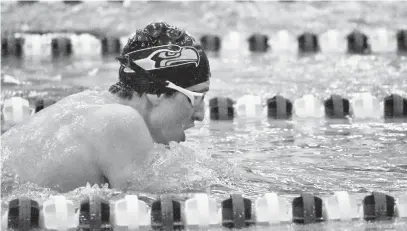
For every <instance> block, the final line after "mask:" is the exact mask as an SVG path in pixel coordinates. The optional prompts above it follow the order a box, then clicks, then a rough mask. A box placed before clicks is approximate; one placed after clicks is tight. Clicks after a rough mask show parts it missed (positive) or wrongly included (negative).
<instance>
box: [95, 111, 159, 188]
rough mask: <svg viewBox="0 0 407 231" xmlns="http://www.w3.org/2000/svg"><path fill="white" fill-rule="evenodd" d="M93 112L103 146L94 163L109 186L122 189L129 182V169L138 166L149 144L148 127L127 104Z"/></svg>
mask: <svg viewBox="0 0 407 231" xmlns="http://www.w3.org/2000/svg"><path fill="white" fill-rule="evenodd" d="M95 115H96V116H97V119H98V121H101V122H102V123H103V124H101V125H100V126H103V130H102V131H100V132H102V134H103V135H102V136H103V137H104V138H103V139H102V140H103V141H104V142H105V144H104V145H103V146H105V147H106V149H105V150H104V151H101V152H100V155H98V157H99V158H98V160H97V163H98V165H99V166H100V169H101V171H102V174H104V176H105V177H107V179H108V181H109V183H110V187H111V188H117V189H122V190H126V189H127V188H129V187H130V186H131V183H130V182H131V179H132V177H133V172H134V171H135V170H136V169H137V168H140V166H142V164H143V162H144V161H145V159H146V158H147V155H148V154H149V152H150V151H151V150H152V148H153V139H152V138H151V135H150V132H149V129H148V128H147V126H146V124H145V122H144V119H143V118H142V117H141V115H140V114H139V113H138V112H136V111H135V110H134V109H132V108H130V107H125V106H120V105H118V106H116V105H114V106H109V107H104V108H102V109H100V110H98V111H97V112H96V114H95ZM102 140H101V142H103V141H102Z"/></svg>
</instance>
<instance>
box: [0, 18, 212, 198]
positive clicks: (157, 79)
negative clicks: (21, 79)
mask: <svg viewBox="0 0 407 231" xmlns="http://www.w3.org/2000/svg"><path fill="white" fill-rule="evenodd" d="M118 60H119V62H120V68H119V82H118V83H116V84H114V85H112V86H111V87H110V89H109V91H102V92H101V91H94V90H92V91H91V90H87V91H84V92H81V93H78V94H74V95H71V96H68V97H66V98H64V99H62V100H60V101H59V102H57V103H56V104H54V105H52V106H49V107H47V108H45V109H44V110H42V111H40V112H38V113H37V114H35V115H33V117H32V118H31V119H30V120H28V121H27V122H24V123H22V124H19V125H16V126H15V127H13V128H11V129H10V130H9V131H8V132H6V133H5V134H3V136H2V147H1V149H2V157H1V158H2V166H3V169H7V170H11V171H13V174H17V175H18V177H19V179H20V181H23V182H32V183H35V184H37V185H40V186H44V187H48V188H51V189H54V190H58V191H60V192H67V191H71V190H73V189H75V188H78V187H81V186H84V185H86V183H87V182H89V183H90V184H92V185H93V184H99V185H101V184H104V183H109V186H110V187H112V188H118V189H123V190H125V189H126V188H128V187H129V186H130V183H129V181H130V180H131V178H132V173H133V171H135V170H136V169H137V168H139V167H140V166H142V165H143V161H144V160H145V159H146V158H147V156H148V155H149V152H150V151H151V150H152V148H153V143H154V142H156V143H161V144H168V143H169V142H170V141H176V142H181V141H184V140H185V133H184V131H185V130H187V129H188V128H191V127H193V126H194V121H202V120H203V119H204V101H203V98H204V95H205V93H206V92H207V91H208V90H209V79H210V76H211V73H210V67H209V61H208V58H207V56H206V54H205V52H204V51H203V50H202V49H201V47H200V46H199V45H197V44H196V42H195V39H194V38H193V37H192V36H191V35H189V34H188V33H187V32H185V31H184V30H182V29H179V28H177V27H174V26H171V25H168V24H167V23H164V22H156V23H151V24H149V25H147V26H146V27H145V28H144V29H143V30H137V32H136V33H135V34H134V36H132V37H131V38H130V39H129V40H128V42H127V44H126V46H125V47H124V48H123V51H122V54H121V56H120V57H118Z"/></svg>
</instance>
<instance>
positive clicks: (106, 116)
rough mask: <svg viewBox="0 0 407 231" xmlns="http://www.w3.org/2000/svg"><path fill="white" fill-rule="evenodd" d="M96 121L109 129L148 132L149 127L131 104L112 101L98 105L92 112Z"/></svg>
mask: <svg viewBox="0 0 407 231" xmlns="http://www.w3.org/2000/svg"><path fill="white" fill-rule="evenodd" d="M92 117H93V119H94V120H95V121H99V122H98V123H101V124H100V125H99V126H104V127H106V128H109V130H120V131H121V132H123V131H129V132H130V131H132V132H135V133H136V132H137V131H140V132H148V133H149V130H148V127H147V125H146V123H145V121H144V119H143V117H142V116H141V115H140V113H139V112H138V111H137V110H136V109H134V108H132V107H129V106H126V105H122V104H118V103H111V104H104V105H98V106H97V108H95V110H93V112H92Z"/></svg>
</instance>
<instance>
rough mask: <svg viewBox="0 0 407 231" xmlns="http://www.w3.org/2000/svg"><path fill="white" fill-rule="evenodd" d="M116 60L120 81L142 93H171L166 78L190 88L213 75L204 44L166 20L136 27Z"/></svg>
mask: <svg viewBox="0 0 407 231" xmlns="http://www.w3.org/2000/svg"><path fill="white" fill-rule="evenodd" d="M117 59H118V60H119V61H120V63H121V67H120V69H119V79H120V82H121V83H122V84H124V85H127V86H128V87H130V88H132V89H133V90H135V91H137V92H139V93H143V92H145V93H150V94H161V93H166V92H170V91H171V90H170V89H168V88H166V87H165V86H166V83H165V81H167V80H168V81H171V82H172V83H174V84H176V85H178V86H180V87H183V88H187V87H190V86H193V85H196V84H199V83H202V82H206V81H208V80H209V78H210V76H211V73H210V67H209V60H208V58H207V56H206V54H205V52H204V51H203V49H202V47H201V46H199V45H197V44H195V39H194V38H193V37H192V36H190V35H189V34H188V33H186V32H185V31H184V30H182V29H179V28H176V27H173V26H170V25H168V24H167V23H164V22H160V23H151V24H149V25H148V26H146V27H145V28H144V29H143V30H137V32H136V34H135V35H133V36H132V37H131V38H130V39H129V41H128V42H127V44H126V46H125V47H124V48H123V52H122V54H121V56H120V57H118V58H117ZM129 69H131V71H130V72H129V71H126V70H129Z"/></svg>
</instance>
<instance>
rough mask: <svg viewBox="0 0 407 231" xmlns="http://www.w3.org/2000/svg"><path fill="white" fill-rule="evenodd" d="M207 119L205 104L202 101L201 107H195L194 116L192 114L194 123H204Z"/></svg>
mask: <svg viewBox="0 0 407 231" xmlns="http://www.w3.org/2000/svg"><path fill="white" fill-rule="evenodd" d="M204 118H205V102H204V101H202V103H200V104H199V105H197V106H196V107H195V111H194V114H192V119H193V120H194V121H196V120H197V121H203V120H204Z"/></svg>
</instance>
